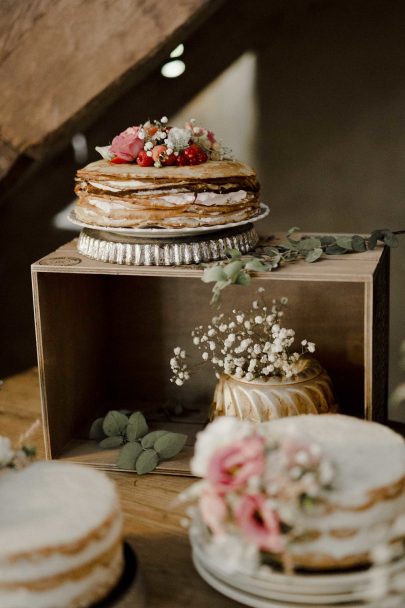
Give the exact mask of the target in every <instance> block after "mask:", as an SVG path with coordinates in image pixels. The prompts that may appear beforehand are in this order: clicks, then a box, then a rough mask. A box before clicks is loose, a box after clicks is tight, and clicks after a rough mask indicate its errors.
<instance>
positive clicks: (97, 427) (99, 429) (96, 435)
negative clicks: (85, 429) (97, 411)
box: [89, 418, 106, 441]
mask: <svg viewBox="0 0 405 608" xmlns="http://www.w3.org/2000/svg"><path fill="white" fill-rule="evenodd" d="M103 422H104V418H96V420H95V421H94V422H93V424H92V425H91V427H90V431H89V439H95V440H96V441H100V439H104V437H105V436H106V435H105V433H104V431H103Z"/></svg>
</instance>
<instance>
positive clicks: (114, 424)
mask: <svg viewBox="0 0 405 608" xmlns="http://www.w3.org/2000/svg"><path fill="white" fill-rule="evenodd" d="M127 424H128V418H127V417H126V416H125V415H124V414H121V412H117V410H111V411H110V412H108V414H107V416H106V417H105V418H104V422H103V431H104V433H105V434H106V435H107V437H113V436H115V435H121V434H122V433H124V432H125V429H126V428H127Z"/></svg>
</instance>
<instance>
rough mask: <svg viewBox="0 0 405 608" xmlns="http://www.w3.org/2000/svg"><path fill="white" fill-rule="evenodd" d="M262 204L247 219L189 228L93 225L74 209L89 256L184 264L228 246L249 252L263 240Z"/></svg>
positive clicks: (81, 246) (213, 256)
mask: <svg viewBox="0 0 405 608" xmlns="http://www.w3.org/2000/svg"><path fill="white" fill-rule="evenodd" d="M268 212H269V210H268V207H266V206H265V205H262V207H261V209H260V213H259V214H258V215H257V216H256V217H254V218H252V219H251V220H246V221H243V222H238V223H235V224H228V225H227V226H224V227H222V226H212V227H201V228H188V229H179V230H175V229H171V230H165V229H153V228H152V229H149V230H148V229H130V228H105V227H104V228H103V227H102V226H90V225H88V224H84V223H83V222H81V221H79V220H78V219H77V218H76V216H75V215H74V212H72V213H71V214H70V215H69V219H70V221H71V222H72V223H74V224H76V225H77V226H80V227H81V228H82V231H81V233H80V236H79V239H78V243H77V248H78V251H79V252H80V253H81V254H82V255H85V256H87V257H89V258H92V259H94V260H98V261H100V262H109V263H111V264H125V265H129V266H181V265H183V264H201V263H202V262H212V261H215V260H221V259H224V258H225V257H226V249H227V248H232V249H238V250H239V251H240V252H241V253H247V252H248V251H251V250H252V249H254V248H255V247H256V245H257V243H258V241H259V237H258V234H257V232H256V230H255V228H254V226H253V222H256V221H258V220H261V219H263V218H264V217H266V215H267V214H268Z"/></svg>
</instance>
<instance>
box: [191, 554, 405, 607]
mask: <svg viewBox="0 0 405 608" xmlns="http://www.w3.org/2000/svg"><path fill="white" fill-rule="evenodd" d="M193 563H194V566H195V569H196V570H197V572H198V574H199V575H200V576H201V578H203V579H204V580H205V582H206V583H208V585H210V586H211V587H212V588H213V589H216V591H219V592H220V593H222V594H223V595H225V596H227V597H229V598H231V599H233V600H235V601H237V602H240V603H241V604H244V605H245V606H251V607H252V608H308V604H307V603H306V604H303V603H297V602H296V598H294V599H293V601H292V602H290V601H283V602H279V601H277V600H273V599H271V600H270V599H267V598H264V597H261V596H259V595H257V594H253V593H249V592H247V591H243V590H241V589H239V588H236V587H234V586H232V585H229V584H227V583H225V582H224V581H222V580H220V579H219V578H217V577H216V576H214V575H213V574H212V573H210V572H209V571H208V570H207V569H206V568H205V567H204V565H203V564H202V563H201V561H200V560H199V559H198V557H197V556H196V555H195V553H193ZM333 605H335V606H336V607H340V608H343V607H344V606H346V607H347V608H366V607H368V608H403V598H401V597H398V596H397V597H394V596H391V597H389V598H386V599H384V600H377V601H376V602H371V603H364V602H361V603H357V602H345V601H343V603H342V600H339V601H338V602H337V603H335V604H330V603H327V604H320V603H317V604H316V608H331V606H333Z"/></svg>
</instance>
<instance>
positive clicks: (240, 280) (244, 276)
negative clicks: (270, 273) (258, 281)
mask: <svg viewBox="0 0 405 608" xmlns="http://www.w3.org/2000/svg"><path fill="white" fill-rule="evenodd" d="M251 280H252V278H251V276H250V274H248V273H247V272H245V271H244V270H241V271H240V273H239V274H238V276H237V277H236V281H235V283H236V285H249V284H250V282H251Z"/></svg>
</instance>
